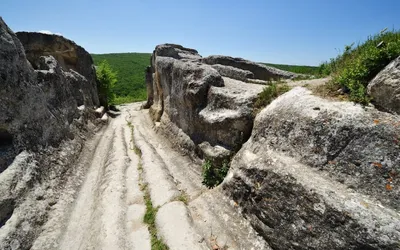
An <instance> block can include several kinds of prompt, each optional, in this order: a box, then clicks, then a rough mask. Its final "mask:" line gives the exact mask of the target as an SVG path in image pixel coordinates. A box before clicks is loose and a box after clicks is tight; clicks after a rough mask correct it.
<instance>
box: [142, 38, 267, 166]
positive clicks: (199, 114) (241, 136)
mask: <svg viewBox="0 0 400 250" xmlns="http://www.w3.org/2000/svg"><path fill="white" fill-rule="evenodd" d="M200 59H201V56H200V55H199V54H197V51H195V50H193V49H187V48H184V47H182V46H179V45H171V44H164V45H159V46H157V47H156V49H155V50H154V52H153V55H152V72H154V74H153V77H152V79H153V84H152V87H150V86H148V90H151V91H153V92H152V93H148V96H149V99H148V101H147V103H148V104H149V103H152V105H151V107H150V114H151V116H152V118H153V120H154V121H155V122H161V124H160V126H161V128H162V129H163V130H164V131H165V132H166V133H167V134H169V135H170V138H171V139H172V140H174V141H176V140H181V141H180V143H179V145H185V146H184V147H185V148H190V151H198V152H200V154H203V155H204V157H206V158H218V157H214V155H213V154H209V152H213V150H210V149H209V147H207V150H202V149H204V148H205V147H197V146H195V145H199V144H201V143H205V142H206V143H208V145H210V147H216V146H219V147H223V148H224V149H225V150H228V151H229V152H235V151H237V150H238V149H239V148H240V146H241V145H242V144H243V143H244V142H245V141H246V140H247V139H248V137H249V136H250V132H251V128H252V124H253V119H254V116H253V103H254V101H255V99H256V97H257V95H258V93H260V92H261V91H262V88H263V87H262V86H261V85H253V84H246V83H244V82H242V81H238V80H234V79H232V78H227V77H223V75H230V74H225V73H222V75H221V74H220V73H219V72H221V71H224V72H226V71H225V70H227V69H228V70H229V71H230V72H235V74H236V73H238V72H239V74H243V75H241V76H240V77H234V78H239V79H243V80H244V78H245V77H244V76H246V77H247V76H249V77H251V74H252V73H251V72H248V71H244V70H240V69H236V68H233V67H227V66H222V65H221V66H217V70H216V69H215V68H214V67H213V66H210V65H207V64H204V63H201V62H200ZM147 74H149V73H147ZM230 76H232V75H230ZM148 79H150V76H149V77H148ZM193 148H195V149H193ZM217 151H218V152H222V151H224V150H222V151H221V150H217ZM224 155H230V154H226V151H224Z"/></svg>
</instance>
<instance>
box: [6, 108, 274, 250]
mask: <svg viewBox="0 0 400 250" xmlns="http://www.w3.org/2000/svg"><path fill="white" fill-rule="evenodd" d="M140 106H141V104H140V103H137V104H131V105H124V106H121V107H120V108H121V111H120V113H118V114H117V117H116V118H114V119H111V120H110V122H109V124H108V126H107V128H104V129H103V130H102V131H101V132H99V133H98V134H97V135H96V136H94V137H93V138H92V139H91V140H90V141H88V142H87V143H86V145H85V147H84V148H83V150H82V153H81V155H80V157H79V159H78V160H77V162H76V165H77V168H78V169H79V171H76V172H75V173H71V176H70V181H69V182H68V183H67V185H66V187H65V189H64V190H63V192H62V194H60V197H59V199H58V201H57V203H56V204H53V205H52V206H51V208H50V209H49V210H48V219H47V222H46V223H44V224H43V226H42V231H41V233H40V234H39V236H38V237H37V239H36V240H35V241H34V242H33V245H32V248H31V249H151V236H150V234H149V231H148V225H147V224H144V223H143V218H144V214H145V212H146V205H145V200H144V196H145V193H146V192H148V193H149V194H150V199H151V201H152V204H153V206H154V207H155V208H158V212H157V215H156V217H155V220H156V221H155V223H156V227H157V231H158V234H159V235H160V237H161V238H162V239H163V241H164V242H165V243H166V244H167V245H168V246H169V247H170V249H211V248H213V249H224V247H225V248H228V249H269V247H268V245H267V244H266V243H265V241H264V240H263V239H262V238H260V237H259V236H257V234H256V233H255V231H254V229H252V228H251V226H250V224H249V223H248V222H247V221H246V220H245V219H244V218H243V217H242V216H241V215H240V214H239V212H238V210H237V207H236V205H235V203H233V202H232V201H230V200H229V199H227V198H226V197H224V196H223V195H222V192H221V190H220V189H214V190H209V189H207V188H205V187H204V186H203V185H202V184H201V181H202V179H201V166H200V165H199V164H198V163H195V162H193V161H192V160H191V159H190V158H189V157H188V156H185V155H182V154H181V153H180V152H179V151H177V150H176V149H174V146H173V145H171V144H170V143H169V142H168V141H167V140H166V139H165V138H164V137H163V136H161V135H158V134H156V132H155V128H152V127H153V126H152V122H151V120H150V116H149V114H148V110H141V109H140ZM135 147H138V149H140V151H141V154H137V153H135ZM136 152H138V151H137V150H136ZM12 221H13V218H11V219H10V221H9V222H7V224H11V223H12ZM6 230H7V226H5V227H3V228H1V231H0V232H1V233H3V234H6V233H7V232H6ZM17 241H18V240H15V241H14V243H13V244H14V245H10V246H9V247H6V246H3V248H4V249H18V247H16V246H17V244H18V243H17ZM13 246H14V247H13Z"/></svg>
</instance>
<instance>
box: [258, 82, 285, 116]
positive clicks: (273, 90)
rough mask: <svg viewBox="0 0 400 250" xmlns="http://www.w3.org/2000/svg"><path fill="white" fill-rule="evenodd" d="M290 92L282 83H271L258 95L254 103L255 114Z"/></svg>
mask: <svg viewBox="0 0 400 250" xmlns="http://www.w3.org/2000/svg"><path fill="white" fill-rule="evenodd" d="M289 90H290V87H289V86H288V85H287V84H284V83H272V84H271V85H268V86H266V87H265V88H264V90H263V91H262V92H261V93H260V94H259V95H258V97H257V100H256V102H255V103H254V110H255V113H258V112H259V111H260V110H261V109H262V108H264V107H266V106H267V105H268V104H270V103H271V102H272V101H273V100H274V99H275V98H277V97H278V96H280V95H282V94H283V93H286V92H288V91H289Z"/></svg>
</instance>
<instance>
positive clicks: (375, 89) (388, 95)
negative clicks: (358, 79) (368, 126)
mask: <svg viewBox="0 0 400 250" xmlns="http://www.w3.org/2000/svg"><path fill="white" fill-rule="evenodd" d="M368 94H369V95H371V96H372V97H373V101H374V103H375V104H377V105H378V106H380V107H381V108H383V109H384V110H387V111H390V112H394V113H397V114H400V56H399V57H397V58H396V59H395V60H393V61H392V62H391V63H390V64H389V65H388V66H386V68H384V69H383V70H382V71H381V72H379V74H378V75H377V76H375V78H374V79H373V80H372V81H371V82H370V83H369V84H368Z"/></svg>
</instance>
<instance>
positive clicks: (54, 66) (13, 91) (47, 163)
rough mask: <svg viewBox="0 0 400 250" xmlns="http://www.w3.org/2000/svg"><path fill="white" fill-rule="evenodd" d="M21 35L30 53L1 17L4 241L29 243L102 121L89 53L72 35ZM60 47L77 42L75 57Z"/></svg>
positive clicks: (0, 217) (0, 215) (0, 219)
mask: <svg viewBox="0 0 400 250" xmlns="http://www.w3.org/2000/svg"><path fill="white" fill-rule="evenodd" d="M21 37H22V38H23V39H26V40H24V41H25V44H24V45H26V46H27V48H28V52H27V53H28V54H29V60H28V59H27V56H26V54H25V49H24V47H23V45H22V44H21V42H20V40H19V39H18V37H17V36H16V35H15V34H14V33H13V32H12V31H11V30H10V29H9V28H8V26H7V25H6V24H5V23H4V21H3V20H2V19H1V18H0V79H1V80H0V227H1V230H0V249H30V248H31V244H32V242H33V241H34V239H35V237H36V236H37V235H38V234H39V233H40V230H41V225H43V223H44V222H45V221H46V219H47V213H48V211H49V210H50V209H51V205H50V204H53V205H54V204H55V203H54V202H56V201H57V199H58V197H59V192H60V191H61V190H62V185H63V183H65V180H66V178H67V177H66V176H68V174H66V173H67V172H68V171H73V170H74V168H75V167H76V166H75V165H74V164H73V162H74V161H75V160H76V158H77V157H78V155H79V153H80V150H81V148H82V145H83V143H84V138H85V137H86V136H88V135H89V133H88V130H89V125H91V127H92V128H93V129H95V128H96V127H95V126H94V125H93V123H92V122H96V121H95V115H94V111H93V105H98V97H97V89H96V84H95V80H96V79H95V74H94V71H92V61H91V59H89V58H88V57H87V56H90V55H89V54H85V53H84V52H83V51H81V52H78V51H80V49H79V47H74V46H76V45H74V44H72V43H68V44H69V45H68V46H70V45H71V47H68V46H67V45H66V47H65V48H64V47H62V46H64V45H63V43H65V41H66V39H64V38H62V37H58V36H54V37H52V36H49V35H43V34H40V35H39V34H36V33H21ZM36 38H37V39H38V41H35V39H36ZM51 44H52V45H51ZM30 45H32V47H30ZM33 45H34V46H33ZM47 46H49V47H50V50H47V49H45V48H47ZM52 46H53V47H52ZM57 46H61V48H58V47H57ZM29 48H31V49H32V50H29ZM33 48H36V49H37V50H35V49H33ZM57 49H73V50H75V52H69V53H72V54H74V53H75V54H74V55H73V56H72V57H74V56H77V58H76V60H75V61H73V60H72V59H71V61H68V60H67V59H66V58H69V55H70V54H68V56H66V57H64V56H63V55H64V54H63V53H64V52H62V51H58V52H60V53H59V54H58V52H57V53H55V50H57ZM53 55H54V56H53ZM80 56H82V58H80ZM56 58H58V59H59V60H60V61H58V60H57V59H56ZM30 61H31V62H32V64H31V63H30ZM85 62H86V63H87V65H85ZM32 65H33V66H32ZM81 104H87V106H86V107H85V106H83V105H81ZM78 106H80V107H79V108H78Z"/></svg>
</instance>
